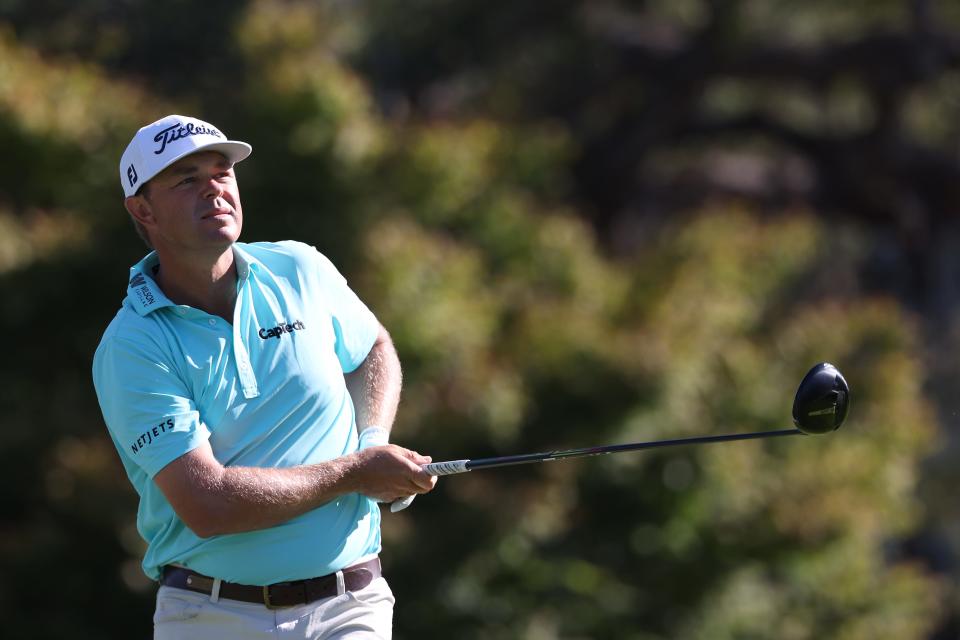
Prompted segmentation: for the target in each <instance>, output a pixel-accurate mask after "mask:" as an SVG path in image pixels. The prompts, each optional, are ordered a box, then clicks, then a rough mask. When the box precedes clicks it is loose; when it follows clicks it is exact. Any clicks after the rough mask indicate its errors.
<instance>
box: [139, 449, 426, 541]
mask: <svg viewBox="0 0 960 640" xmlns="http://www.w3.org/2000/svg"><path fill="white" fill-rule="evenodd" d="M429 461H430V458H428V457H426V456H421V455H420V454H418V453H416V452H414V451H410V450H408V449H403V448H402V447H397V446H394V445H388V446H384V447H372V448H370V449H366V450H364V451H358V452H356V453H353V454H350V455H347V456H343V457H341V458H336V459H334V460H330V461H328V462H321V463H318V464H310V465H302V466H297V467H287V468H279V469H274V468H262V467H224V466H223V465H221V464H220V462H218V461H217V459H216V458H215V457H214V455H213V450H212V449H211V448H210V444H209V443H205V444H204V445H202V446H200V447H197V448H196V449H194V450H193V451H190V452H189V453H186V454H184V455H182V456H180V457H179V458H177V459H176V460H174V461H173V462H171V463H170V464H168V465H167V466H166V467H164V468H163V469H161V470H160V472H159V473H157V475H156V476H154V481H155V482H156V483H157V486H159V487H160V490H161V491H163V494H164V495H165V496H166V498H167V500H168V501H169V502H170V504H171V505H172V506H173V509H174V511H176V512H177V515H178V516H179V517H180V519H181V520H183V521H184V523H185V524H186V525H187V526H188V527H190V529H191V530H192V531H193V532H194V533H196V534H197V535H198V536H200V537H202V538H205V537H209V536H213V535H222V534H227V533H240V532H242V531H253V530H255V529H265V528H267V527H272V526H274V525H277V524H280V523H282V522H286V521H287V520H289V519H291V518H294V517H296V516H298V515H300V514H302V513H306V512H307V511H310V510H311V509H315V508H316V507H319V506H320V505H322V504H325V503H327V502H329V501H330V500H333V499H334V498H336V497H338V496H341V495H345V494H348V493H362V494H364V495H367V496H370V497H371V498H375V499H377V500H382V501H390V500H395V499H396V498H399V497H401V496H404V495H409V494H411V493H426V492H428V491H430V490H431V489H432V488H433V485H434V484H435V482H436V478H432V477H431V476H429V475H428V474H426V473H424V472H423V470H422V469H421V468H420V465H422V464H425V463H427V462H429Z"/></svg>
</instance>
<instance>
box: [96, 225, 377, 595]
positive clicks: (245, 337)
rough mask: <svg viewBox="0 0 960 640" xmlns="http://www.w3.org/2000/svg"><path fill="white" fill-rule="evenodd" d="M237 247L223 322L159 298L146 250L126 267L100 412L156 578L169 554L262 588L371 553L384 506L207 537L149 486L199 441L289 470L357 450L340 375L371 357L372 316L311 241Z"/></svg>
mask: <svg viewBox="0 0 960 640" xmlns="http://www.w3.org/2000/svg"><path fill="white" fill-rule="evenodd" d="M234 256H235V258H236V265H237V273H238V276H239V277H238V282H237V303H236V307H235V309H234V315H233V323H232V324H231V323H228V322H226V321H225V320H224V319H223V318H220V317H218V316H213V315H210V314H208V313H206V312H204V311H200V310H198V309H195V308H192V307H188V306H183V305H176V304H174V303H173V302H171V301H170V300H169V299H167V297H166V296H164V294H163V293H162V292H161V291H160V289H159V287H157V285H156V282H155V281H154V280H153V277H152V275H153V273H154V272H155V268H156V266H157V256H156V254H155V253H151V254H150V255H148V256H147V257H146V258H144V259H143V260H142V261H141V262H140V263H138V264H137V265H135V266H134V267H133V268H131V270H130V284H129V287H128V289H127V297H126V298H125V299H124V301H123V306H122V308H121V309H120V311H119V312H118V313H117V315H116V317H115V318H114V319H113V321H112V322H111V323H110V326H109V327H108V328H107V330H106V332H105V333H104V336H103V339H102V340H101V342H100V346H99V347H98V348H97V352H96V355H95V356H94V361H93V379H94V385H95V387H96V391H97V397H98V398H99V400H100V407H101V409H102V410H103V415H104V419H105V421H106V423H107V427H108V428H109V431H110V435H111V437H112V438H113V442H114V445H115V446H116V448H117V451H118V452H119V453H120V458H121V459H122V460H123V465H124V467H125V468H126V471H127V476H128V477H129V478H130V482H131V483H133V486H134V487H135V488H136V490H137V493H139V494H140V507H139V510H138V512H137V528H138V529H139V531H140V535H141V536H143V538H144V540H146V541H147V544H148V547H147V552H146V555H145V556H144V559H143V569H144V571H145V572H146V574H147V575H148V576H150V577H151V578H153V579H157V578H158V577H159V574H160V568H161V567H162V566H163V565H165V564H172V563H177V564H181V565H184V566H186V567H189V568H191V569H193V570H195V571H198V572H200V573H202V574H206V575H208V576H215V577H219V578H223V579H224V580H228V581H231V582H240V583H244V584H257V585H259V584H271V583H274V582H283V581H287V580H297V579H302V578H309V577H314V576H321V575H326V574H328V573H332V572H334V571H337V570H339V569H341V568H343V567H345V566H348V565H350V564H352V563H353V562H354V561H356V560H357V559H358V558H361V557H362V556H365V555H369V554H372V553H376V552H378V551H379V549H380V511H379V508H378V507H377V505H376V503H375V502H374V501H372V500H370V499H369V498H366V497H364V496H361V495H359V494H350V495H345V496H342V497H340V498H339V499H337V500H335V501H333V502H331V503H328V504H326V505H324V506H322V507H319V508H317V509H314V510H312V511H309V512H307V513H305V514H303V515H301V516H299V517H297V518H294V519H292V520H290V521H288V522H285V523H283V524H281V525H278V526H275V527H271V528H269V529H261V530H258V531H251V532H247V533H239V534H230V535H222V536H213V537H210V538H206V539H204V538H200V537H198V536H196V535H195V534H194V533H193V532H192V531H191V530H190V529H189V528H187V526H186V525H184V523H183V522H182V521H181V520H180V518H178V517H177V515H176V513H175V512H174V510H173V508H172V507H171V506H170V503H169V502H167V500H166V498H165V497H164V495H163V493H162V492H161V491H160V489H159V488H158V487H157V485H156V483H154V482H153V476H154V475H155V474H156V473H157V472H158V471H160V470H161V469H163V468H164V467H165V466H166V465H167V464H169V463H170V462H172V461H173V460H174V459H176V458H178V457H179V456H181V455H183V454H184V453H186V452H188V451H190V450H192V449H194V448H196V447H197V446H199V445H200V444H202V443H203V442H204V441H209V442H210V445H211V447H212V448H213V453H214V455H215V456H216V458H217V460H219V461H220V462H221V463H222V464H223V465H225V466H231V465H233V466H251V467H290V466H294V465H302V464H311V463H316V462H323V461H326V460H331V459H333V458H337V457H339V456H342V455H345V454H348V453H351V452H353V451H356V450H357V448H358V438H357V431H356V425H355V420H354V408H353V402H352V400H351V398H350V394H349V393H348V392H347V388H346V384H345V381H344V373H345V372H347V373H348V372H350V371H353V370H354V369H356V368H357V367H358V366H359V365H360V363H361V362H363V360H364V358H366V356H367V354H368V353H369V351H370V349H371V347H372V346H373V343H374V341H375V340H376V337H377V333H378V330H379V326H380V325H379V323H378V321H377V319H376V318H375V317H374V315H373V314H372V313H371V312H370V310H369V309H367V307H366V306H365V305H364V304H363V303H362V302H361V301H360V299H359V298H358V297H357V296H356V294H354V292H353V291H352V290H351V289H350V288H349V287H348V286H347V283H346V280H345V279H344V278H343V276H341V275H340V273H339V272H338V271H337V270H336V268H335V267H334V266H333V265H332V264H331V263H330V261H329V260H327V259H326V258H325V257H324V256H323V255H321V254H320V253H319V252H317V251H316V250H315V249H314V248H313V247H310V246H308V245H304V244H301V243H298V242H279V243H254V244H242V243H236V244H235V245H234Z"/></svg>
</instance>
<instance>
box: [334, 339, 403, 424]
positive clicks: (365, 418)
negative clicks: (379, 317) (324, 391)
mask: <svg viewBox="0 0 960 640" xmlns="http://www.w3.org/2000/svg"><path fill="white" fill-rule="evenodd" d="M346 380H347V389H348V390H349V391H350V395H351V397H352V398H353V404H354V408H355V409H356V413H357V427H358V428H360V429H363V428H364V427H368V426H373V425H375V426H378V427H382V428H383V429H386V430H387V431H389V430H390V428H391V426H392V425H393V421H394V418H396V415H397V405H398V404H399V403H400V389H401V387H402V386H403V373H402V371H401V369H400V359H399V358H398V357H397V351H396V349H395V348H394V346H393V341H392V340H391V339H390V334H388V333H387V331H386V329H384V328H383V327H380V334H379V335H378V336H377V341H376V342H375V343H374V345H373V348H372V349H370V353H369V354H367V357H366V359H365V360H364V361H363V363H362V364H361V365H360V366H359V367H357V369H356V371H353V372H352V373H350V374H348V375H347V376H346Z"/></svg>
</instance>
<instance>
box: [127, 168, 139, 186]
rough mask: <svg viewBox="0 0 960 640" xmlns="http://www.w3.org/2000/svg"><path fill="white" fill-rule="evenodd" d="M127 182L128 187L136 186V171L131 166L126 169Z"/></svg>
mask: <svg viewBox="0 0 960 640" xmlns="http://www.w3.org/2000/svg"><path fill="white" fill-rule="evenodd" d="M127 180H129V181H130V186H131V187H132V186H133V185H135V184H137V170H136V169H135V168H134V166H133V165H130V166H129V167H127Z"/></svg>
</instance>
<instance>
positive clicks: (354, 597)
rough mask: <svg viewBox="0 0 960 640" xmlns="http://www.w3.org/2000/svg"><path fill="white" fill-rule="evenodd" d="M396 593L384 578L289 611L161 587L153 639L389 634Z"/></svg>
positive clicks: (322, 638)
mask: <svg viewBox="0 0 960 640" xmlns="http://www.w3.org/2000/svg"><path fill="white" fill-rule="evenodd" d="M393 604H394V599H393V592H392V591H390V586H389V585H388V584H387V581H386V580H385V579H383V578H377V579H376V580H374V581H373V582H371V583H370V584H369V585H367V587H366V588H364V589H361V590H359V591H347V592H345V593H343V594H341V595H338V596H333V597H330V598H325V599H323V600H317V601H316V602H311V603H310V604H304V605H300V606H296V607H287V608H284V609H267V608H266V607H265V606H264V605H262V604H253V603H249V602H238V601H237V600H227V599H225V598H221V599H220V600H218V601H217V602H213V601H212V600H211V597H210V596H208V595H204V594H202V593H195V592H193V591H187V590H185V589H175V588H173V587H160V590H159V591H158V592H157V609H156V612H155V613H154V616H153V637H154V640H219V639H224V640H227V639H230V640H233V639H236V640H243V639H245V638H249V639H251V640H254V639H260V638H303V639H304V640H347V639H350V638H352V639H359V638H364V639H368V638H384V639H386V640H389V638H390V637H391V635H392V629H393Z"/></svg>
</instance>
